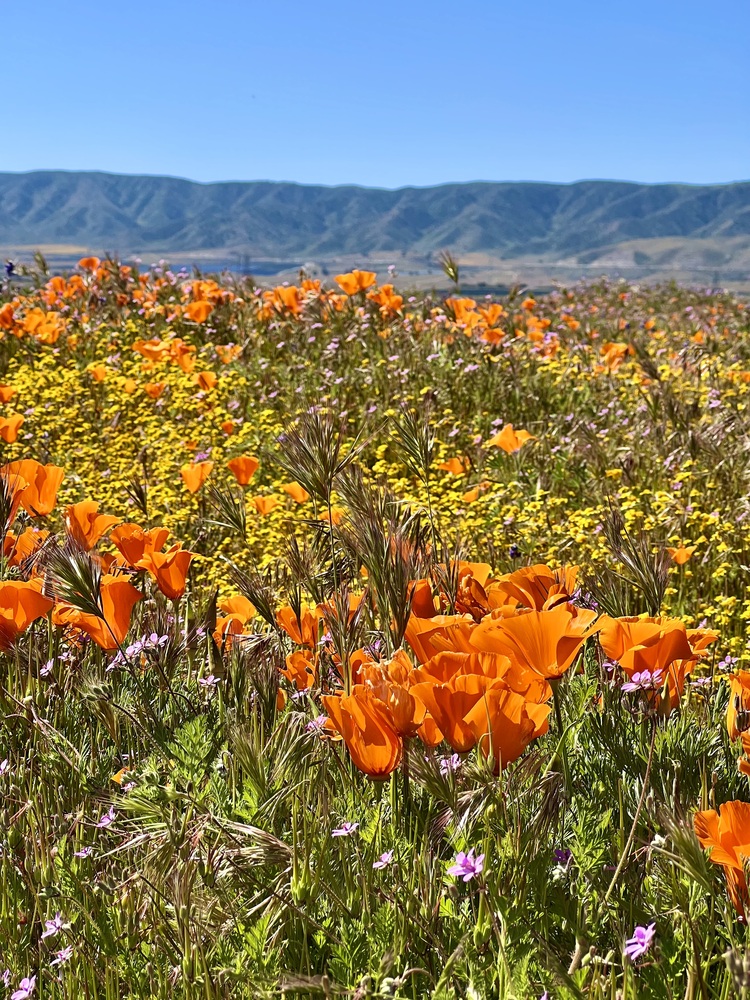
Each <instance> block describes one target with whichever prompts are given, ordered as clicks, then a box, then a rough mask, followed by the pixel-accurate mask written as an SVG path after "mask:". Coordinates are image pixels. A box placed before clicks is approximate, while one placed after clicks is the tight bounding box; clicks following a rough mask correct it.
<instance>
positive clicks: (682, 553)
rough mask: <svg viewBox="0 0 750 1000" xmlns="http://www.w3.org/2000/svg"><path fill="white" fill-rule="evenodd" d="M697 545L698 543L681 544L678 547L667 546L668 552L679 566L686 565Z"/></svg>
mask: <svg viewBox="0 0 750 1000" xmlns="http://www.w3.org/2000/svg"><path fill="white" fill-rule="evenodd" d="M697 547H698V546H697V545H680V546H678V547H677V548H676V549H672V548H667V552H668V553H669V555H670V558H671V559H672V562H674V563H677V565H678V566H684V565H685V563H686V562H687V561H688V559H690V557H691V556H692V555H693V553H694V552H695V550H696V548H697Z"/></svg>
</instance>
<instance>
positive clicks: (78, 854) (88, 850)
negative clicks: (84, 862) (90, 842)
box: [73, 847, 94, 858]
mask: <svg viewBox="0 0 750 1000" xmlns="http://www.w3.org/2000/svg"><path fill="white" fill-rule="evenodd" d="M93 849H94V848H93V847H82V848H81V849H80V851H76V852H75V853H74V854H73V857H74V858H87V857H88V856H89V854H91V852H92V851H93Z"/></svg>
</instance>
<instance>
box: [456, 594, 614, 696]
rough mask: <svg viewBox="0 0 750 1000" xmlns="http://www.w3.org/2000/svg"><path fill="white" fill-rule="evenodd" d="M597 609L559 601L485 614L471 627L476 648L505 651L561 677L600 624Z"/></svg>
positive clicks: (543, 672) (527, 664) (531, 667)
mask: <svg viewBox="0 0 750 1000" xmlns="http://www.w3.org/2000/svg"><path fill="white" fill-rule="evenodd" d="M595 618H596V612H595V611H586V610H581V609H577V608H574V607H573V605H570V604H560V605H558V606H557V607H556V608H551V609H550V610H548V611H522V612H520V613H518V614H516V615H513V616H512V617H501V618H493V617H489V618H485V619H484V620H483V621H481V622H480V623H479V624H478V625H477V626H476V628H475V629H474V630H473V631H472V633H471V636H470V637H469V642H470V643H471V646H472V647H473V648H474V649H477V650H480V651H488V652H495V653H503V654H505V656H507V657H509V658H510V660H511V661H513V662H516V663H518V664H520V665H521V666H524V667H526V668H528V669H529V670H533V671H535V672H536V673H538V674H541V676H542V677H546V678H550V677H561V676H562V674H564V673H565V671H566V670H567V669H568V668H569V667H570V665H571V664H572V663H573V661H574V660H575V658H576V656H577V655H578V652H579V650H580V648H581V646H582V645H583V644H584V642H585V641H586V639H587V638H588V637H589V636H590V635H593V634H594V633H595V632H596V631H597V630H598V627H595V626H593V625H592V623H593V621H594V619H595Z"/></svg>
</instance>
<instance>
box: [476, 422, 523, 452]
mask: <svg viewBox="0 0 750 1000" xmlns="http://www.w3.org/2000/svg"><path fill="white" fill-rule="evenodd" d="M533 440H535V439H534V435H533V434H530V433H529V432H528V431H523V430H521V431H516V430H514V429H513V424H506V425H505V427H503V429H502V430H501V431H500V432H499V433H497V434H495V436H494V437H491V438H489V440H487V441H485V443H484V446H485V448H490V447H495V448H502V450H503V451H505V452H507V453H508V454H512V452H514V451H519V450H520V449H521V448H523V446H524V445H525V444H526V442H527V441H533Z"/></svg>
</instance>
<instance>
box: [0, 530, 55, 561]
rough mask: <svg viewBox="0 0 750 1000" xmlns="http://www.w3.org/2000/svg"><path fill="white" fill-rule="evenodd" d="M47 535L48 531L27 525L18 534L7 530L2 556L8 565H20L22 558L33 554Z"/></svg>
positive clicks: (24, 558)
mask: <svg viewBox="0 0 750 1000" xmlns="http://www.w3.org/2000/svg"><path fill="white" fill-rule="evenodd" d="M48 535H49V532H48V531H37V529H36V528H32V527H31V526H29V527H28V528H26V530H25V531H22V532H21V534H20V535H18V536H16V535H14V534H13V532H12V531H9V532H8V533H7V534H6V536H5V540H4V541H3V546H2V551H3V556H4V558H5V559H6V560H7V562H8V565H9V566H20V565H21V564H22V563H23V562H24V560H26V559H28V558H29V556H31V555H33V554H34V552H36V550H37V549H38V548H39V546H40V545H41V544H42V542H43V541H44V540H45V538H47V536H48Z"/></svg>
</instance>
